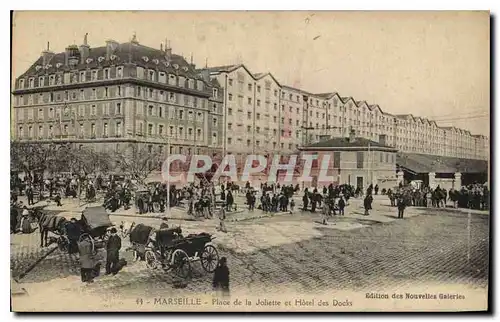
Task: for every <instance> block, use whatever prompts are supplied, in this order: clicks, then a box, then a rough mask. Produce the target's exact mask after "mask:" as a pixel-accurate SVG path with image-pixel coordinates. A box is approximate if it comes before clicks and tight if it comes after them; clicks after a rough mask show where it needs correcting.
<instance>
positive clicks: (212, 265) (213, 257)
mask: <svg viewBox="0 0 500 322" xmlns="http://www.w3.org/2000/svg"><path fill="white" fill-rule="evenodd" d="M200 261H201V267H203V269H204V270H205V271H206V272H208V273H213V272H214V271H215V269H216V268H217V264H218V263H219V254H218V252H217V249H216V248H215V247H214V246H212V245H206V246H205V248H204V249H203V252H202V253H201V256H200Z"/></svg>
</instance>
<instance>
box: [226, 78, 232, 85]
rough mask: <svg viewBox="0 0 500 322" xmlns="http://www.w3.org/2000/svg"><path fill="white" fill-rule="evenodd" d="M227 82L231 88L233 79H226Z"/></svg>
mask: <svg viewBox="0 0 500 322" xmlns="http://www.w3.org/2000/svg"><path fill="white" fill-rule="evenodd" d="M227 82H228V84H229V86H233V79H232V78H230V79H228V80H227Z"/></svg>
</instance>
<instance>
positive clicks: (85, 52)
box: [80, 33, 90, 64]
mask: <svg viewBox="0 0 500 322" xmlns="http://www.w3.org/2000/svg"><path fill="white" fill-rule="evenodd" d="M88 35H89V34H88V33H86V34H85V36H84V37H83V44H82V45H80V63H81V64H83V63H84V62H85V60H87V58H88V57H89V55H90V46H89V44H88V42H87V37H88Z"/></svg>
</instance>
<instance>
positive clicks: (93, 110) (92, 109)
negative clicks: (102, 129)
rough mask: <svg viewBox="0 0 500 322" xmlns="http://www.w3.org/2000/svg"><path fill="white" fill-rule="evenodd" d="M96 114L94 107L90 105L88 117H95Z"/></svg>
mask: <svg viewBox="0 0 500 322" xmlns="http://www.w3.org/2000/svg"><path fill="white" fill-rule="evenodd" d="M96 114H97V112H96V106H95V105H92V106H91V109H90V115H96Z"/></svg>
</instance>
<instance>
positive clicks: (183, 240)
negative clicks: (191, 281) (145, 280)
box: [130, 224, 219, 278]
mask: <svg viewBox="0 0 500 322" xmlns="http://www.w3.org/2000/svg"><path fill="white" fill-rule="evenodd" d="M213 239H214V238H213V237H212V235H210V234H207V233H201V234H194V235H188V236H187V237H184V236H183V235H182V229H181V228H180V227H176V228H165V229H161V228H160V229H159V230H155V229H154V228H152V227H151V226H147V225H144V224H138V225H136V226H135V227H134V228H133V229H131V231H130V243H131V249H132V250H133V251H134V253H135V256H136V259H137V258H140V259H142V260H144V261H145V262H146V266H147V267H148V268H149V269H160V268H161V269H163V270H164V271H170V270H172V271H173V272H174V274H175V275H177V276H179V277H182V278H187V277H189V276H190V274H191V263H192V262H195V261H200V263H201V266H202V268H203V269H204V270H205V271H206V272H208V273H212V272H213V271H214V270H215V268H216V267H217V263H218V262H219V255H218V252H217V249H216V248H215V246H214V245H213V244H212V243H211V242H212V240H213Z"/></svg>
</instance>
